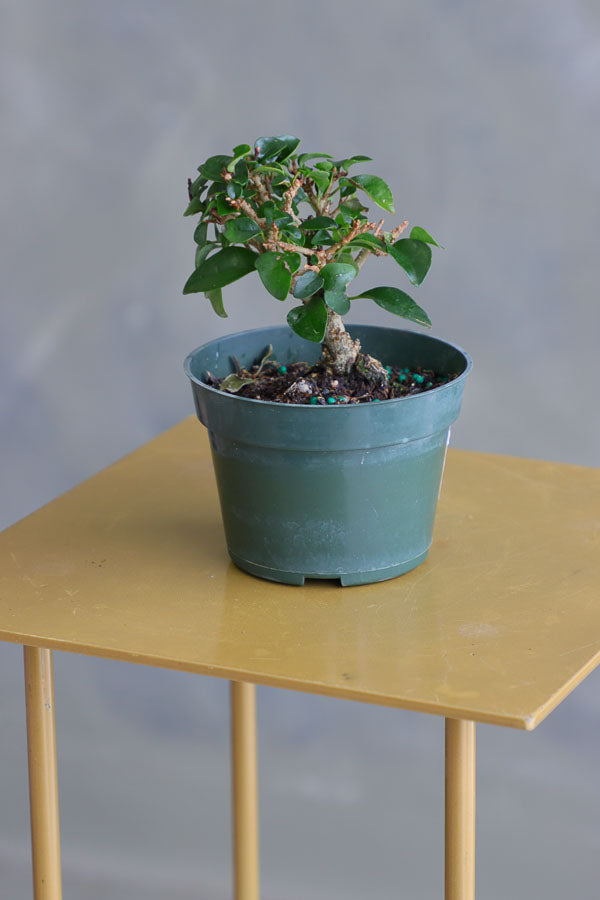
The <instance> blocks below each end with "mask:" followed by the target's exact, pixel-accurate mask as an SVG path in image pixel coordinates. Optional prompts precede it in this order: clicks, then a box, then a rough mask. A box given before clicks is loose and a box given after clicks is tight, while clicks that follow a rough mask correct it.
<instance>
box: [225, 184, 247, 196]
mask: <svg viewBox="0 0 600 900" xmlns="http://www.w3.org/2000/svg"><path fill="white" fill-rule="evenodd" d="M226 191H227V196H228V197H231V199H232V200H238V199H239V198H240V197H241V196H242V194H243V193H244V189H243V187H242V185H241V184H239V183H238V182H237V181H228V182H227V188H226Z"/></svg>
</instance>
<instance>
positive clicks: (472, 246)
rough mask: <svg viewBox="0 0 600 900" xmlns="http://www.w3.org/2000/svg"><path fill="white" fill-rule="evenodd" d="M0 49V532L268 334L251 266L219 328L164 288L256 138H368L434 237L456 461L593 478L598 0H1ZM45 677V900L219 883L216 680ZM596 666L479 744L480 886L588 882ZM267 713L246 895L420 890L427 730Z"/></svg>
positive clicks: (359, 146)
mask: <svg viewBox="0 0 600 900" xmlns="http://www.w3.org/2000/svg"><path fill="white" fill-rule="evenodd" d="M1 35H2V37H1V47H0V67H1V74H2V78H1V91H2V130H1V137H0V140H1V142H2V173H3V178H2V179H1V181H0V196H1V198H2V205H3V208H4V209H5V210H6V215H5V218H4V221H3V226H2V241H1V243H0V253H1V254H2V262H3V265H2V271H3V280H4V288H3V295H4V296H3V309H2V327H1V332H0V341H1V344H2V347H1V353H0V373H1V377H2V393H1V396H0V425H1V440H2V467H1V471H2V506H1V510H0V517H1V520H2V524H3V525H8V524H10V523H11V522H12V521H14V520H15V519H17V518H19V517H21V516H23V515H25V514H27V513H28V512H30V511H31V510H33V509H34V508H36V507H37V506H39V505H40V504H42V503H44V502H46V501H48V500H50V499H51V498H52V497H54V496H56V495H57V494H59V493H60V492H62V491H64V490H66V489H68V488H69V487H70V486H72V485H73V484H75V483H76V482H78V481H80V480H81V479H82V478H84V477H86V476H88V475H91V474H92V473H94V472H95V471H97V470H98V469H99V468H101V467H103V466H104V465H106V464H107V463H109V462H111V461H112V460H114V459H116V458H117V457H119V456H120V455H122V454H123V453H125V452H127V451H129V450H131V449H133V448H134V447H136V446H137V445H139V444H141V443H142V442H144V441H145V440H147V439H148V438H150V437H152V436H154V435H156V434H157V433H158V432H160V431H161V430H163V429H164V428H166V427H168V426H170V425H172V424H174V423H175V422H177V421H178V420H179V419H181V418H182V417H183V416H185V415H187V414H189V413H190V412H191V411H192V407H191V392H190V390H189V387H188V385H187V384H186V382H185V378H184V376H183V373H182V368H181V361H182V359H183V357H184V356H185V354H186V353H187V352H188V351H189V350H190V349H191V348H192V347H194V346H196V345H198V344H200V343H202V342H203V341H205V340H208V339H210V338H211V337H213V336H216V335H218V334H221V333H225V332H227V331H231V330H240V329H243V328H246V327H252V326H261V325H267V324H270V323H273V322H279V321H281V320H282V311H283V308H282V306H281V305H279V304H278V303H277V302H276V301H275V300H273V299H272V298H271V297H269V296H268V295H266V294H265V292H264V291H263V290H262V289H261V286H260V283H259V281H258V279H256V278H248V279H245V280H243V281H242V282H239V283H238V284H236V285H233V286H232V287H231V288H229V289H228V290H227V291H226V294H225V298H226V305H227V308H228V310H229V312H230V318H229V320H221V319H218V318H217V317H216V316H214V314H213V313H212V312H211V310H210V309H209V308H208V307H207V304H206V303H205V301H203V299H202V298H201V297H198V296H189V297H183V296H182V294H181V288H182V285H183V283H184V281H185V279H186V277H187V275H188V274H189V273H190V271H191V265H192V258H193V245H192V231H193V225H192V223H191V222H190V221H189V220H187V219H183V218H182V210H183V207H184V205H185V197H186V188H185V183H186V178H187V176H188V175H192V174H193V173H194V171H195V168H196V166H197V165H198V164H199V163H200V162H201V161H202V160H204V159H205V158H206V157H207V156H209V155H212V154H215V153H227V152H229V150H230V149H231V147H233V146H234V145H235V144H237V143H240V142H245V141H248V142H252V140H254V139H255V138H256V137H258V136H259V135H261V134H273V133H275V134H277V133H281V132H292V133H295V134H297V135H298V136H300V137H301V138H302V140H303V147H304V148H305V149H307V150H310V149H315V150H326V151H329V152H331V153H333V154H339V155H340V156H342V155H346V154H351V153H367V154H369V155H370V156H373V157H374V158H375V163H374V164H372V166H371V167H370V168H369V169H368V170H369V171H373V172H376V173H377V174H379V175H381V176H382V177H384V178H385V179H386V180H387V181H389V182H390V184H391V185H392V187H393V188H394V193H395V198H396V209H397V210H398V214H399V218H398V219H397V220H396V221H400V218H404V217H407V218H409V219H410V220H411V221H412V222H413V223H415V224H422V225H424V226H425V227H427V228H428V229H430V230H431V231H432V232H433V234H435V235H436V236H437V237H438V238H439V240H440V241H441V243H443V244H444V245H445V247H446V248H447V249H446V251H445V252H439V253H436V259H435V263H434V266H433V268H432V271H431V274H430V275H429V276H428V279H427V281H426V282H425V284H424V285H423V287H422V288H421V289H420V290H419V292H418V295H417V296H418V300H419V302H420V303H422V305H423V306H424V307H425V308H426V309H427V310H428V312H429V313H430V316H431V318H432V320H433V323H434V333H436V334H438V335H440V336H444V337H447V338H448V339H450V340H453V341H455V342H456V343H458V344H460V345H462V346H464V347H465V348H466V349H468V350H469V352H470V353H471V355H472V356H473V358H474V362H475V368H474V371H473V374H472V377H471V380H470V383H469V384H468V386H467V391H466V396H465V403H464V408H463V413H462V416H461V420H460V422H459V424H458V425H457V427H456V428H455V430H454V445H455V446H459V447H466V448H470V449H475V450H483V451H492V452H499V453H508V454H515V455H523V456H535V457H539V458H545V459H553V460H562V461H565V462H571V463H577V464H583V465H596V464H597V463H598V457H599V449H600V419H599V416H598V405H597V402H596V387H597V364H596V359H597V343H598V326H599V324H600V306H599V303H598V288H597V284H598V276H599V269H600V266H599V262H598V257H599V253H598V235H599V227H598V226H599V220H600V203H599V200H598V198H599V192H598V187H599V180H600V174H599V173H600V169H599V167H598V165H597V157H598V146H599V140H598V139H599V137H600V120H599V116H598V113H599V104H598V100H599V95H600V80H599V75H600V7H599V6H598V5H597V4H596V3H593V2H592V0H504V2H503V3H487V4H482V3H480V2H477V0H453V2H452V0H423V2H421V3H419V4H418V5H417V4H408V3H404V4H401V3H398V2H394V0H375V2H371V3H368V4H366V3H359V2H356V0H346V2H342V0H332V2H321V3H317V2H314V0H305V2H304V3H302V4H291V3H282V2H279V3H277V2H271V0H260V2H256V3H241V2H240V3H235V2H231V0H226V2H221V3H220V4H212V3H211V4H208V3H206V4H203V3H198V2H194V3H192V2H182V0H176V2H171V3H165V2H163V3H160V2H158V0H146V2H143V0H125V2H123V0H120V2H117V0H105V2H104V3H92V2H90V0H54V2H53V3H51V4H48V3H43V2H41V0H25V2H23V3H20V4H17V3H16V2H12V3H11V2H9V0H5V2H4V3H3V4H2V29H1ZM386 266H387V270H386ZM376 270H377V271H376ZM399 275H401V273H400V272H399V270H397V269H396V268H395V266H394V264H393V263H389V262H388V261H377V262H372V263H371V264H370V265H369V266H367V267H365V271H364V274H363V273H361V276H360V277H361V283H362V282H364V286H365V287H366V286H368V284H369V285H370V284H374V283H380V284H381V283H386V282H387V283H399V284H400V283H401V279H399V278H398V276H399ZM377 278H379V279H380V280H379V281H376V280H375V279H377ZM390 279H396V282H393V281H390ZM401 286H405V285H401ZM355 306H356V307H357V309H356V311H354V310H353V313H352V318H353V319H354V320H355V321H364V322H373V323H377V322H386V323H388V322H389V318H388V317H386V315H385V313H383V312H382V311H380V310H377V309H376V308H375V307H373V306H372V305H370V306H369V305H368V304H365V305H364V306H362V307H361V308H360V309H358V304H355ZM398 324H401V323H398ZM0 673H1V676H2V677H1V682H0V683H1V685H2V687H1V692H0V735H1V737H0V742H1V744H0V749H1V760H0V789H1V795H0V796H1V798H2V799H1V803H0V898H2V900H22V898H25V897H28V896H29V895H30V876H29V870H28V866H29V857H28V852H29V851H28V837H27V829H28V812H27V804H26V799H25V798H26V795H25V790H26V751H25V734H24V721H23V720H24V715H23V709H22V702H23V692H22V672H21V658H20V653H19V651H18V648H14V647H8V648H3V649H1V650H0ZM56 681H57V716H58V727H59V769H60V771H59V776H60V784H61V799H62V831H63V849H64V865H65V871H64V880H65V897H66V898H67V900H69V898H73V900H75V898H81V900H105V898H106V900H108V898H115V897H127V898H128V900H138V898H140V900H141V898H142V897H143V898H145V900H154V898H159V897H160V898H162V897H166V896H169V897H173V898H192V897H202V898H206V900H222V898H225V897H228V896H230V894H229V873H228V865H229V852H230V848H229V837H228V768H227V767H228V759H227V750H228V745H227V707H226V701H227V685H226V684H225V683H222V682H218V681H210V680H208V679H202V678H193V677H191V676H189V675H180V674H174V673H168V672H157V671H153V670H150V669H146V668H144V667H135V666H127V665H121V664H117V663H109V662H102V661H97V660H90V659H78V658H77V657H70V656H68V655H66V654H57V655H56ZM599 684H600V682H599V680H598V677H597V676H596V677H592V678H590V679H589V680H588V681H587V682H586V684H584V685H583V686H582V687H581V688H580V689H579V690H578V691H577V692H576V693H575V694H574V695H573V696H572V697H571V698H570V699H569V700H567V701H566V702H565V703H564V704H563V706H562V707H561V708H560V709H559V710H558V711H557V712H555V713H554V714H553V715H552V716H551V718H550V719H549V720H548V721H547V722H546V723H545V724H543V725H542V726H541V727H540V729H539V730H538V731H536V732H535V733H534V734H531V735H527V734H522V733H517V732H510V731H506V730H503V729H494V728H491V727H480V728H479V764H478V765H479V772H478V774H479V804H478V815H479V844H478V864H479V870H478V887H479V890H480V894H479V896H481V897H482V898H487V900H502V898H505V897H507V896H510V897H511V898H515V900H519V898H529V897H532V896H539V897H544V898H546V900H553V898H556V900H562V898H564V897H567V896H577V897H578V898H581V900H584V898H596V897H597V883H598V866H597V859H598V852H599V851H600V828H599V827H598V824H597V823H598V810H599V809H600V805H599V804H600V782H599V774H598V765H597V752H598V737H599V733H600V730H599V727H598V712H599V711H600V703H599V702H598V699H597V696H596V692H597V687H598V685H599ZM259 705H260V726H261V748H260V749H261V802H262V810H263V822H262V828H263V831H262V843H263V883H264V898H265V900H305V898H312V900H321V898H323V900H325V898H328V900H341V898H344V900H349V898H352V900H354V898H356V900H359V898H360V900H363V898H367V897H368V898H372V900H379V898H381V900H383V898H388V897H392V896H394V897H395V896H403V897H415V898H416V897H419V898H423V900H425V898H427V900H429V898H431V900H433V898H437V897H439V896H440V894H441V877H442V861H441V848H442V806H441V789H442V784H443V751H442V737H443V728H442V722H441V721H440V720H438V719H435V718H432V717H425V716H419V715H416V714H408V713H398V712H393V711H389V710H385V709H377V708H370V707H366V706H362V705H358V704H347V703H344V702H342V701H332V700H327V699H324V698H316V697H309V696H303V695H299V694H293V693H285V692H281V691H275V690H267V689H261V690H260V691H259Z"/></svg>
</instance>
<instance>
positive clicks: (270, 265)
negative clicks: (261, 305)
mask: <svg viewBox="0 0 600 900" xmlns="http://www.w3.org/2000/svg"><path fill="white" fill-rule="evenodd" d="M255 265H256V268H257V269H258V274H259V275H260V280H261V281H262V283H263V284H264V286H265V287H266V289H267V290H268V292H269V293H270V294H272V295H273V297H276V298H277V300H285V299H286V297H287V295H288V294H289V292H290V287H291V286H292V274H291V272H290V271H289V269H288V268H287V266H286V264H285V262H284V260H283V256H282V254H281V253H275V252H273V251H269V252H268V253H261V254H260V256H257V257H256V260H255Z"/></svg>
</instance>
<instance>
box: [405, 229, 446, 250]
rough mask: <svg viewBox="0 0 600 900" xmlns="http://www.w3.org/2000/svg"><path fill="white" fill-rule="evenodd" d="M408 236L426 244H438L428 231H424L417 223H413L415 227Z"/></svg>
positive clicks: (435, 245) (436, 245) (437, 245)
mask: <svg viewBox="0 0 600 900" xmlns="http://www.w3.org/2000/svg"><path fill="white" fill-rule="evenodd" d="M410 236H411V238H414V239H415V240H416V241H425V243H426V244H433V245H434V247H439V246H440V245H439V244H438V242H437V241H435V240H434V239H433V238H432V237H431V235H430V234H429V232H428V231H425V229H424V228H421V227H420V226H419V225H415V227H414V228H412V229H411V232H410ZM442 249H443V248H442Z"/></svg>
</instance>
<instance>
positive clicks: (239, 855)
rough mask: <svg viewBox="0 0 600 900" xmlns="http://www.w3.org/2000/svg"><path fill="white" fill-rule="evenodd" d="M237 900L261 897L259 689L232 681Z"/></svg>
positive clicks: (235, 879) (234, 843)
mask: <svg viewBox="0 0 600 900" xmlns="http://www.w3.org/2000/svg"><path fill="white" fill-rule="evenodd" d="M231 761H232V795H233V810H232V814H233V854H234V859H233V865H234V883H235V894H234V896H235V900H259V896H260V888H259V861H258V778H257V755H256V689H255V687H254V685H253V684H248V683H246V682H241V681H232V682H231Z"/></svg>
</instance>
